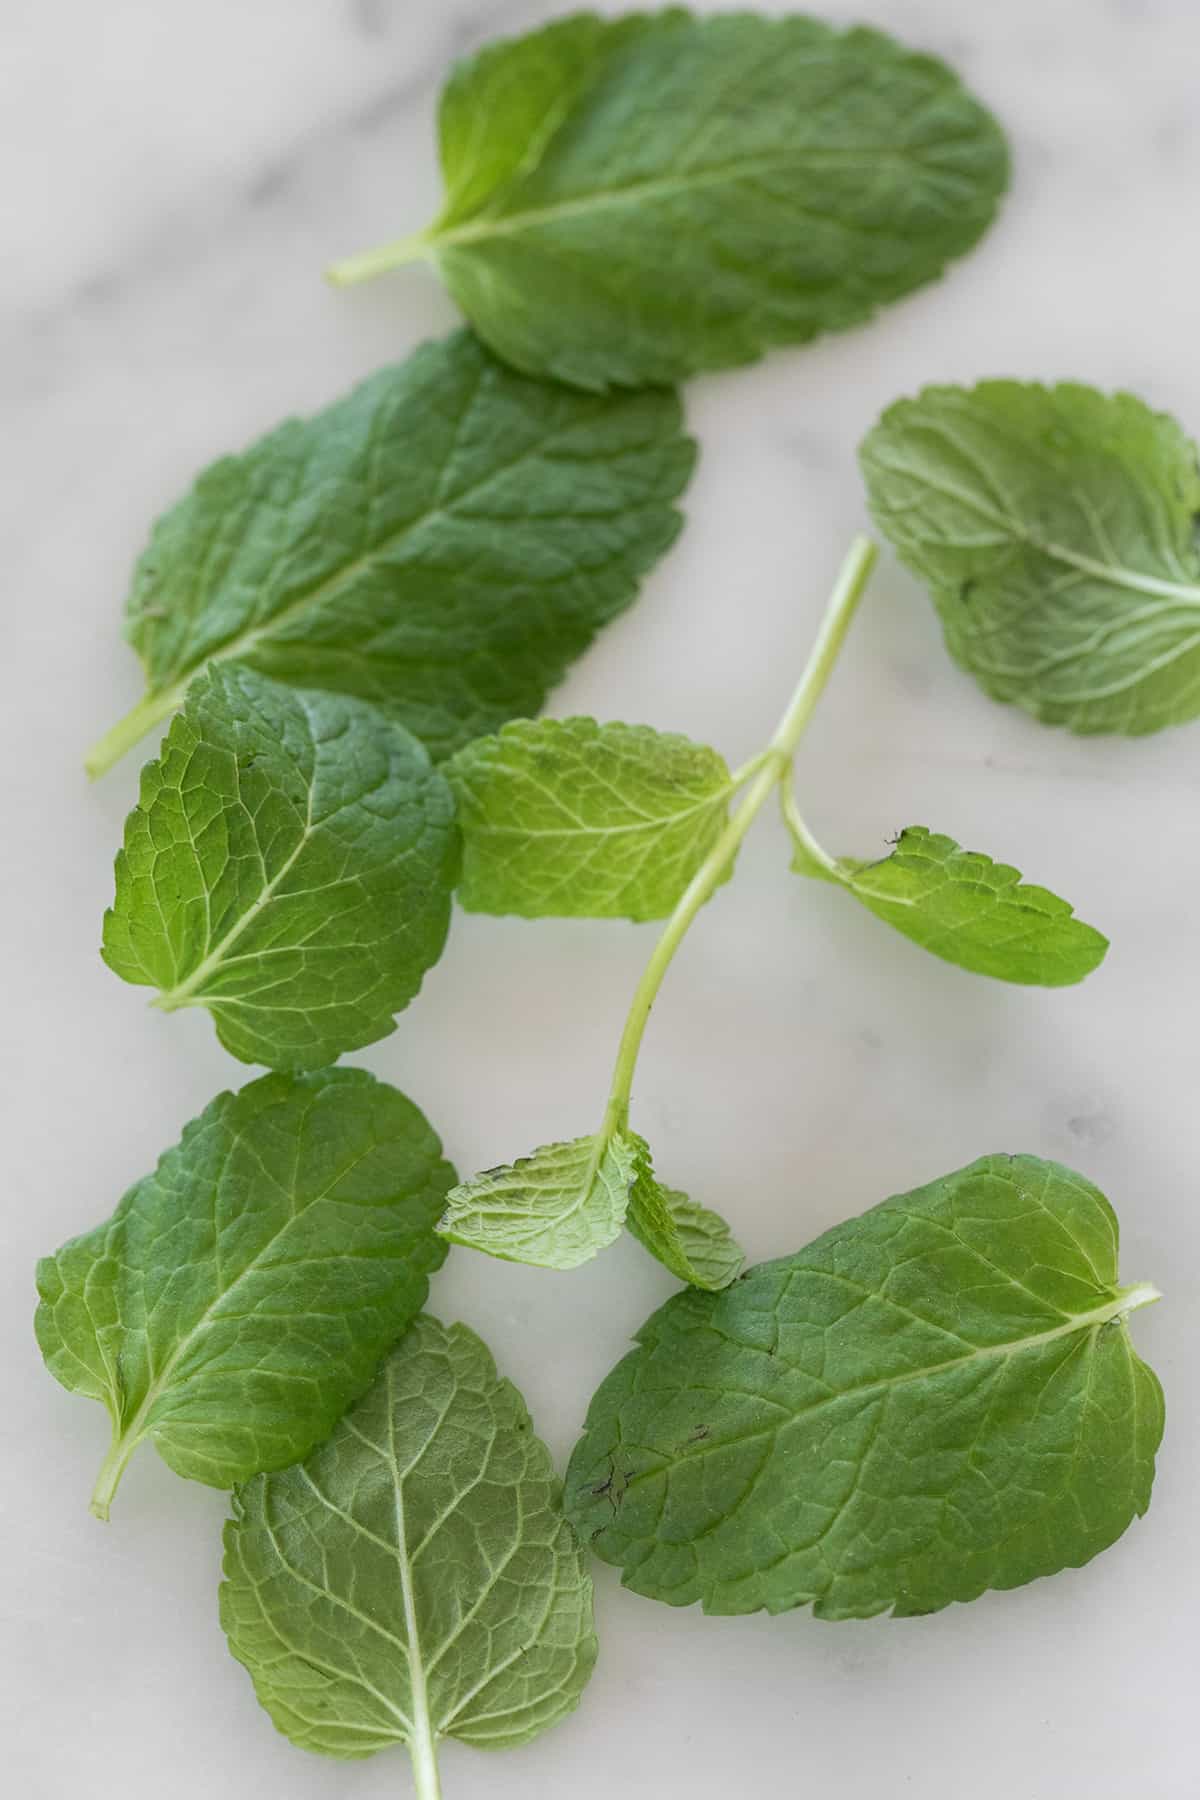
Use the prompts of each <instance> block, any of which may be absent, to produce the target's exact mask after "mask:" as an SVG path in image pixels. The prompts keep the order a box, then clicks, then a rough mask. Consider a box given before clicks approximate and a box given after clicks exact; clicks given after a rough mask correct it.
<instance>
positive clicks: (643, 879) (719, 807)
mask: <svg viewBox="0 0 1200 1800" xmlns="http://www.w3.org/2000/svg"><path fill="white" fill-rule="evenodd" d="M446 777H447V779H448V781H449V782H450V786H451V787H452V788H453V790H454V795H455V799H456V800H457V801H458V822H459V825H460V826H461V828H462V833H463V872H462V881H461V885H460V887H459V891H458V897H459V900H460V901H461V903H462V905H463V906H465V907H466V908H467V909H468V911H470V912H489V913H519V914H520V915H521V916H522V917H523V918H527V919H533V918H541V917H545V916H554V917H558V918H592V919H618V918H624V919H662V918H665V917H666V916H667V914H668V913H669V912H670V911H671V909H672V908H673V907H674V905H675V903H676V902H677V901H678V899H679V897H680V895H681V894H682V893H683V891H684V889H685V888H686V887H687V884H688V882H689V881H690V880H691V878H692V876H693V875H694V874H695V873H696V871H697V869H698V868H699V867H700V865H701V863H702V862H703V861H704V859H705V857H706V856H707V855H708V853H709V851H710V850H711V849H712V848H713V845H714V844H715V843H716V841H717V839H718V838H719V837H720V835H721V829H722V826H723V825H724V823H725V821H726V819H727V817H728V813H729V796H730V794H731V793H732V792H733V783H732V780H731V778H730V774H729V770H728V769H727V768H726V766H725V761H724V759H723V758H722V757H720V756H718V754H717V752H716V751H715V750H709V749H706V748H705V747H704V746H703V745H701V744H693V743H691V742H690V741H689V739H687V738H685V737H678V736H676V735H675V734H674V733H672V732H664V731H652V730H651V729H650V727H649V726H648V725H597V723H596V721H595V720H594V719H539V720H537V721H536V723H535V722H531V721H525V720H521V721H518V722H517V723H515V724H512V725H506V726H504V728H503V729H502V730H501V732H500V733H499V735H498V736H496V737H488V738H480V739H478V740H477V741H476V742H475V743H473V744H468V745H467V747H466V748H465V749H464V750H460V751H459V753H458V755H457V756H456V757H455V758H454V760H453V761H452V762H450V763H447V765H446Z"/></svg>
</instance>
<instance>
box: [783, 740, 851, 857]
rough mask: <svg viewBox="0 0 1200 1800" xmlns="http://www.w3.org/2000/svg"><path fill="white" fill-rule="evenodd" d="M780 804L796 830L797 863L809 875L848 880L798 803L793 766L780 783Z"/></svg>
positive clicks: (794, 832)
mask: <svg viewBox="0 0 1200 1800" xmlns="http://www.w3.org/2000/svg"><path fill="white" fill-rule="evenodd" d="M779 806H780V810H781V812H782V813H783V820H784V824H785V825H786V826H787V828H788V830H789V831H790V832H791V834H792V840H793V842H794V843H795V846H796V850H797V853H798V854H797V866H798V867H800V868H801V871H802V873H804V874H806V875H816V876H818V877H820V878H821V879H823V880H826V881H840V882H842V883H844V882H845V880H846V877H845V874H844V873H843V871H842V870H841V869H840V868H839V867H838V861H837V858H836V856H830V854H829V852H828V850H826V848H825V846H824V844H820V843H818V842H817V840H816V838H815V837H814V836H813V834H812V832H811V831H810V830H809V828H808V825H807V824H806V823H805V820H804V818H803V816H802V815H801V812H800V808H799V806H798V805H797V803H796V789H795V785H794V783H793V780H792V770H791V769H790V768H789V769H788V771H787V773H786V774H785V775H784V777H783V780H782V781H781V782H780V784H779Z"/></svg>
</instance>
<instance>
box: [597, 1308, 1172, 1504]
mask: <svg viewBox="0 0 1200 1800" xmlns="http://www.w3.org/2000/svg"><path fill="white" fill-rule="evenodd" d="M1159 1298H1161V1296H1160V1294H1159V1292H1158V1289H1157V1288H1155V1287H1153V1286H1151V1284H1150V1283H1149V1282H1136V1283H1134V1285H1133V1286H1131V1287H1127V1288H1121V1289H1119V1290H1118V1292H1117V1293H1116V1294H1115V1295H1114V1297H1113V1299H1112V1300H1110V1301H1107V1302H1106V1303H1105V1304H1104V1305H1103V1306H1098V1307H1094V1308H1093V1309H1092V1310H1091V1311H1090V1312H1086V1313H1072V1314H1070V1315H1069V1316H1068V1317H1067V1318H1066V1319H1065V1320H1064V1322H1063V1323H1062V1324H1061V1325H1056V1326H1053V1327H1051V1328H1050V1329H1049V1330H1047V1331H1039V1332H1033V1333H1031V1334H1030V1335H1029V1336H1027V1337H1023V1338H1016V1339H1013V1340H1012V1341H1010V1342H1008V1343H1001V1344H981V1345H978V1346H976V1347H975V1348H974V1349H972V1350H971V1351H970V1352H969V1353H968V1354H967V1355H965V1356H952V1357H948V1358H947V1360H946V1361H945V1362H940V1363H931V1364H929V1365H928V1366H927V1367H925V1368H922V1369H907V1370H904V1371H903V1372H902V1373H900V1374H898V1375H882V1376H879V1377H878V1378H877V1379H876V1380H874V1381H863V1382H858V1383H857V1384H855V1385H854V1386H852V1387H846V1388H842V1389H840V1390H839V1392H837V1393H836V1394H827V1395H823V1396H822V1398H821V1399H819V1400H814V1401H813V1402H812V1404H811V1405H809V1406H801V1407H796V1408H792V1409H785V1410H788V1413H789V1416H788V1418H787V1419H786V1420H784V1421H782V1422H781V1423H779V1424H774V1425H767V1426H764V1427H763V1428H762V1429H761V1430H758V1431H751V1432H747V1433H746V1434H745V1436H743V1437H740V1438H738V1439H737V1440H736V1442H737V1443H739V1444H743V1443H748V1442H751V1441H753V1440H754V1439H755V1438H760V1437H776V1436H778V1435H779V1433H780V1432H783V1431H786V1430H787V1429H788V1428H789V1427H790V1426H792V1425H794V1424H796V1423H797V1422H798V1421H799V1420H801V1419H809V1418H811V1417H812V1416H813V1414H814V1413H819V1412H821V1411H823V1410H824V1409H825V1408H826V1407H829V1406H838V1405H840V1404H841V1402H842V1401H844V1400H853V1399H856V1398H857V1397H858V1396H860V1395H862V1394H870V1393H875V1392H883V1393H887V1392H890V1391H891V1390H892V1389H894V1388H897V1387H903V1386H905V1385H907V1384H908V1383H909V1382H914V1381H926V1380H931V1379H933V1378H934V1377H936V1376H938V1375H943V1374H946V1373H948V1372H949V1371H950V1370H951V1369H961V1368H967V1367H969V1366H970V1364H971V1363H973V1362H987V1361H995V1360H997V1359H999V1360H1003V1359H1005V1358H1007V1357H1010V1356H1015V1355H1017V1354H1019V1353H1020V1352H1021V1351H1023V1350H1034V1349H1040V1348H1041V1346H1042V1345H1043V1344H1051V1343H1054V1342H1055V1341H1056V1340H1057V1339H1059V1338H1064V1337H1069V1336H1071V1334H1072V1333H1074V1332H1079V1333H1083V1332H1092V1331H1095V1330H1097V1329H1099V1327H1100V1326H1102V1325H1107V1324H1110V1323H1112V1321H1113V1320H1115V1319H1121V1318H1124V1316H1125V1315H1126V1314H1127V1313H1130V1312H1132V1311H1133V1310H1134V1309H1135V1308H1136V1307H1139V1306H1146V1305H1149V1304H1150V1302H1151V1301H1153V1300H1157V1299H1159ZM939 1329H940V1328H939ZM739 1347H740V1348H746V1349H748V1348H751V1346H749V1345H741V1346H739ZM697 1385H698V1386H699V1385H701V1384H697ZM680 1391H685V1390H680ZM713 1391H714V1392H717V1393H720V1392H721V1390H720V1389H719V1388H717V1389H714V1390H713ZM754 1398H755V1399H757V1400H761V1401H764V1402H765V1401H766V1400H767V1399H768V1396H767V1395H766V1394H763V1395H755V1396H754ZM775 1404H777V1405H781V1404H782V1403H781V1402H775ZM729 1448H730V1443H729V1442H728V1441H722V1440H721V1439H719V1438H710V1439H705V1440H702V1441H701V1442H700V1443H698V1444H697V1445H696V1447H695V1448H694V1449H693V1450H690V1451H689V1453H688V1454H687V1455H685V1456H677V1457H676V1458H675V1460H674V1462H673V1463H670V1464H668V1465H667V1467H666V1472H667V1473H669V1472H670V1469H671V1468H674V1467H678V1466H679V1465H680V1464H683V1463H688V1462H696V1461H698V1460H701V1459H702V1458H703V1457H705V1456H711V1455H713V1454H715V1453H717V1452H719V1451H722V1450H728V1449H729ZM663 1473H664V1470H663V1469H662V1468H652V1469H643V1470H640V1471H638V1472H637V1473H636V1474H634V1475H631V1476H630V1477H629V1479H628V1480H627V1481H626V1483H625V1490H626V1491H627V1490H628V1489H629V1488H631V1487H636V1486H637V1485H638V1484H639V1483H641V1482H644V1481H650V1480H652V1479H655V1478H656V1477H658V1476H659V1475H661V1474H663Z"/></svg>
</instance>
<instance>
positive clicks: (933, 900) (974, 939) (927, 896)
mask: <svg viewBox="0 0 1200 1800" xmlns="http://www.w3.org/2000/svg"><path fill="white" fill-rule="evenodd" d="M794 866H795V867H796V868H797V869H798V870H799V872H800V873H801V874H819V875H821V876H822V877H832V879H834V880H836V881H839V882H841V883H842V885H843V886H844V887H845V888H847V889H848V891H849V892H850V893H852V894H853V895H854V896H855V898H856V899H857V900H861V901H862V904H863V905H864V906H865V907H866V908H867V909H868V911H870V912H873V913H874V914H875V916H876V918H878V919H883V920H884V921H885V923H887V924H888V925H891V926H893V927H894V929H895V930H897V931H900V932H903V934H904V936H905V937H907V938H911V939H912V941H913V943H914V944H920V945H921V947H922V949H924V950H930V951H932V952H933V954H934V955H935V956H940V957H943V958H944V959H945V961H946V962H952V963H957V964H958V966H959V968H961V969H969V970H971V971H972V973H973V974H976V975H991V976H994V977H995V978H996V979H997V980H998V981H1019V982H1025V983H1027V984H1029V985H1032V986H1036V987H1066V986H1070V985H1071V984H1072V983H1073V982H1076V981H1082V980H1083V978H1084V976H1085V975H1090V974H1091V972H1092V970H1093V969H1095V968H1097V967H1098V965H1099V964H1100V963H1101V962H1102V961H1103V960H1104V955H1105V952H1106V951H1107V949H1108V939H1107V938H1106V937H1103V936H1102V935H1101V933H1100V932H1098V931H1096V930H1095V929H1094V928H1093V927H1092V926H1091V925H1085V924H1084V923H1083V920H1082V919H1077V918H1076V917H1075V916H1074V911H1073V908H1072V907H1071V906H1070V905H1069V904H1068V902H1067V901H1066V900H1060V899H1059V898H1058V896H1057V894H1052V893H1050V891H1049V889H1047V888H1043V887H1034V886H1033V885H1032V884H1030V883H1027V882H1023V881H1022V880H1021V877H1020V874H1019V873H1018V871H1017V870H1016V869H1013V868H1010V867H1009V865H1008V864H1007V863H996V862H993V861H992V859H991V857H990V856H984V855H983V854H982V853H981V852H980V851H978V850H960V849H959V847H958V845H957V844H956V843H955V842H954V839H953V838H948V837H943V836H941V835H940V834H938V833H936V832H932V831H928V830H926V828H925V826H923V825H910V826H909V827H908V828H907V830H905V831H902V832H901V833H900V836H899V837H898V838H897V840H896V844H895V848H894V849H893V850H892V853H891V855H890V856H885V857H884V858H883V859H882V860H881V861H880V862H856V861H853V860H851V859H849V858H843V859H842V860H840V861H838V862H836V863H833V864H832V865H830V866H828V867H825V866H818V867H816V868H814V866H813V861H812V857H811V852H810V850H809V847H808V846H807V845H801V846H799V848H798V851H797V857H796V862H795V864H794Z"/></svg>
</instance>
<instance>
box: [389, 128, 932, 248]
mask: <svg viewBox="0 0 1200 1800" xmlns="http://www.w3.org/2000/svg"><path fill="white" fill-rule="evenodd" d="M889 159H890V160H894V161H895V162H896V163H898V164H899V165H900V167H901V168H903V169H904V170H906V171H907V170H911V169H913V168H914V167H915V168H921V167H922V166H924V161H923V159H922V158H921V157H919V156H916V155H911V154H907V153H905V152H903V151H900V150H897V149H896V148H895V146H894V145H879V146H878V147H873V146H846V147H842V148H840V149H837V150H831V149H817V148H815V147H813V148H811V149H807V148H792V149H789V150H788V151H786V152H777V151H775V152H764V153H763V154H762V155H761V156H749V157H741V158H739V159H737V160H736V161H732V162H729V163H727V164H723V165H722V166H721V167H720V168H715V169H702V170H699V171H697V173H696V174H694V175H685V176H679V175H675V176H656V177H653V178H651V179H649V180H646V181H641V182H630V183H629V184H628V185H627V186H625V187H614V188H598V189H595V190H593V191H592V192H591V193H588V194H581V195H577V196H576V197H575V198H573V199H570V200H559V201H555V202H554V203H553V204H551V205H547V206H537V207H527V208H526V209H525V210H524V211H520V212H512V213H503V214H495V213H493V214H489V215H480V216H476V217H475V218H474V219H469V220H467V221H466V222H465V223H464V224H462V225H451V226H448V227H447V228H445V229H444V230H443V229H439V227H438V226H437V225H434V226H433V227H432V228H431V229H430V231H429V233H428V235H427V237H426V240H425V241H426V242H427V244H428V246H429V248H430V249H431V250H433V251H434V252H435V253H436V252H437V251H438V250H442V249H449V250H454V249H457V248H458V247H459V246H460V245H462V244H472V243H478V242H481V241H484V240H486V239H488V238H491V237H512V236H516V235H518V234H519V233H520V232H523V231H532V230H536V229H537V227H538V226H539V225H547V224H554V223H556V222H557V221H559V220H561V219H571V218H586V217H587V216H588V214H589V213H594V212H603V211H607V210H609V209H610V208H613V207H624V206H636V205H639V204H641V203H642V202H644V201H651V202H653V201H655V200H660V199H666V198H669V197H671V196H673V195H675V194H687V193H693V192H696V191H698V190H700V189H703V188H710V187H719V186H720V185H722V184H723V183H727V182H736V181H738V180H740V179H741V178H742V177H743V176H747V175H760V174H761V175H765V174H770V173H772V172H774V171H776V170H782V169H788V170H792V171H795V170H796V169H797V168H800V169H801V170H803V171H807V170H808V169H810V168H812V167H814V166H816V167H831V168H840V167H843V166H846V165H849V166H850V167H851V168H853V167H855V166H856V165H858V164H862V165H864V166H867V167H874V166H876V165H877V164H878V163H880V162H883V161H887V160H889ZM790 198H792V199H794V196H791V197H790ZM799 210H802V211H804V210H807V209H805V208H802V207H801V208H799ZM822 216H825V215H822ZM837 222H839V223H844V221H837Z"/></svg>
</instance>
